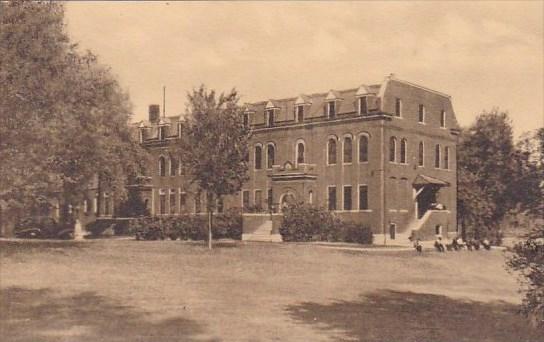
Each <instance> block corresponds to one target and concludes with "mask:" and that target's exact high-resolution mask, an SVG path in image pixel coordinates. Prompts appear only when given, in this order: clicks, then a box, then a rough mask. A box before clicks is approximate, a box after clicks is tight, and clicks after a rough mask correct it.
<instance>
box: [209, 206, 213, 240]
mask: <svg viewBox="0 0 544 342" xmlns="http://www.w3.org/2000/svg"><path fill="white" fill-rule="evenodd" d="M212 219H213V210H211V209H210V208H209V207H208V249H210V250H211V249H212V238H213V236H212Z"/></svg>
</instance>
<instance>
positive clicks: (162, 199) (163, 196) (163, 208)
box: [159, 190, 166, 215]
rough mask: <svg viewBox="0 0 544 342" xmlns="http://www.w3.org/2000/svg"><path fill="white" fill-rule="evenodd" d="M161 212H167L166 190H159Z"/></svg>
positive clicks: (162, 213)
mask: <svg viewBox="0 0 544 342" xmlns="http://www.w3.org/2000/svg"><path fill="white" fill-rule="evenodd" d="M159 213H160V214H161V215H164V214H166V193H165V191H164V190H159Z"/></svg>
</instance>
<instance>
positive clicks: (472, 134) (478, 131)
mask: <svg viewBox="0 0 544 342" xmlns="http://www.w3.org/2000/svg"><path fill="white" fill-rule="evenodd" d="M515 152H516V151H515V148H514V143H513V137H512V125H511V122H510V119H509V118H508V114H507V113H506V112H500V111H499V110H498V109H493V110H492V111H490V112H483V113H482V114H480V115H479V116H478V117H477V118H476V122H475V123H474V124H473V125H472V126H470V127H469V128H468V129H467V130H465V131H464V132H463V133H462V135H461V143H460V145H459V148H458V203H459V204H458V215H459V220H460V222H461V224H462V225H468V226H469V227H470V228H471V229H472V230H474V231H475V233H476V234H479V233H481V232H483V231H488V232H496V229H497V226H498V224H499V223H500V221H501V220H502V219H503V217H504V216H505V214H506V213H507V211H508V210H509V209H511V208H513V207H514V206H515V199H514V198H512V196H510V190H511V189H512V184H513V180H514V175H515V174H516V163H515V158H514V156H515ZM463 228H465V227H463Z"/></svg>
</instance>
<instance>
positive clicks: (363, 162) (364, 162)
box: [359, 160, 368, 164]
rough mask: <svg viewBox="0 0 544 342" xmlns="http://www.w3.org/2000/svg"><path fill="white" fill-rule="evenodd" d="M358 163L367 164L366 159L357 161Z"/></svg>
mask: <svg viewBox="0 0 544 342" xmlns="http://www.w3.org/2000/svg"><path fill="white" fill-rule="evenodd" d="M359 164H368V160H367V161H359Z"/></svg>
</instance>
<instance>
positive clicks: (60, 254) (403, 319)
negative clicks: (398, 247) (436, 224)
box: [0, 240, 544, 342]
mask: <svg viewBox="0 0 544 342" xmlns="http://www.w3.org/2000/svg"><path fill="white" fill-rule="evenodd" d="M517 289H518V285H517V283H516V281H515V278H514V277H513V276H512V275H511V274H508V273H507V271H506V270H505V268H504V254H503V252H501V251H491V252H485V251H480V252H467V251H465V252H451V253H445V254H437V253H434V252H427V253H424V254H423V255H421V256H418V255H415V253H413V252H412V251H408V252H407V251H404V252H391V251H383V252H376V251H373V252H366V253H365V252H349V251H341V250H334V249H330V248H324V247H320V246H315V245H300V244H298V245H295V244H259V243H254V244H242V243H225V244H222V245H219V246H217V247H216V248H215V249H214V250H213V251H211V252H210V251H208V250H207V249H205V248H204V246H203V245H199V244H188V243H181V242H179V241H177V242H176V241H157V242H151V241H149V242H137V241H132V240H96V241H84V242H74V241H67V242H36V241H32V242H30V241H29V242H14V241H13V242H6V241H2V242H0V290H1V296H0V300H1V302H0V340H2V341H6V342H7V341H28V342H42V341H45V342H48V341H70V342H73V341H127V342H128V341H131V342H132V341H150V342H152V341H153V342H155V341H369V342H376V341H391V342H408V341H410V342H423V341H429V342H440V341H448V342H449V341H451V342H463V341H475V342H476V341H477V342H485V341H501V342H502V341H504V342H521V341H544V332H542V331H536V330H533V329H531V328H529V326H528V325H527V324H526V322H525V320H524V319H523V318H522V317H520V316H519V315H518V314H517V310H518V306H517V305H518V304H519V302H520V294H519V293H518V292H517Z"/></svg>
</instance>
